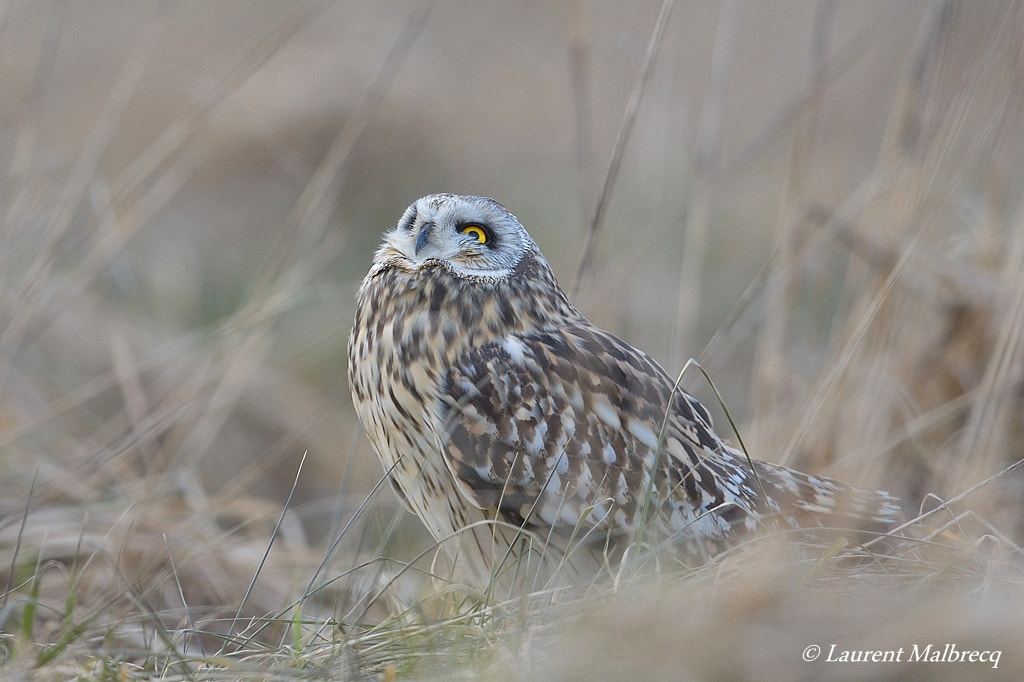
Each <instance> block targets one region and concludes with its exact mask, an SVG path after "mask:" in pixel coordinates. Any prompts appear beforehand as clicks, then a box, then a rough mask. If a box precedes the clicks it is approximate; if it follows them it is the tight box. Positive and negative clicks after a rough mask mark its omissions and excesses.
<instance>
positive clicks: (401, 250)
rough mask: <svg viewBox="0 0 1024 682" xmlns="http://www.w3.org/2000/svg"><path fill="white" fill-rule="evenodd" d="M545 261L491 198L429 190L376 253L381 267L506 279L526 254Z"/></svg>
mask: <svg viewBox="0 0 1024 682" xmlns="http://www.w3.org/2000/svg"><path fill="white" fill-rule="evenodd" d="M527 256H530V257H532V258H533V259H537V260H539V261H541V262H543V257H542V256H541V255H540V251H539V249H538V248H537V245H536V243H534V241H533V239H531V238H530V235H529V234H527V232H526V230H525V229H524V228H523V226H522V225H521V224H520V223H519V220H517V219H516V217H515V216H514V215H512V214H511V213H509V212H508V211H507V210H506V209H505V207H503V206H502V205H501V204H499V203H498V202H496V201H494V200H493V199H487V198H485V197H474V196H459V195H457V194H431V195H430V196H426V197H423V198H422V199H420V200H418V201H417V202H416V203H414V204H413V205H412V206H410V207H409V208H407V209H406V211H405V213H404V214H403V215H402V218H401V220H399V221H398V225H397V226H396V227H395V229H393V230H391V231H390V232H388V233H386V234H385V235H384V243H383V245H382V246H381V248H380V249H379V250H378V251H377V254H376V255H375V256H374V264H375V265H377V266H380V265H382V264H384V263H387V262H389V261H390V263H391V264H392V265H395V266H397V267H401V268H403V269H406V270H410V271H415V270H419V269H421V268H423V267H437V266H441V267H444V268H445V269H446V270H448V271H449V272H450V273H451V274H453V275H454V276H456V277H460V278H484V279H489V280H495V279H504V278H507V277H508V276H509V275H511V274H512V273H513V272H515V270H516V268H517V266H519V265H520V264H521V263H522V262H523V260H524V258H526V257H527Z"/></svg>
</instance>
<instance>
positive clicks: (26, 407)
mask: <svg viewBox="0 0 1024 682" xmlns="http://www.w3.org/2000/svg"><path fill="white" fill-rule="evenodd" d="M363 4H365V5H366V6H360V7H352V6H349V4H344V5H334V4H330V3H327V4H318V3H308V4H306V3H304V4H295V5H282V4H279V3H251V2H245V3H237V4H231V3H217V4H207V3H188V2H183V3H180V4H174V3H160V4H153V3H124V4H119V3H106V4H102V5H95V6H85V5H79V4H66V3H52V4H45V3H7V4H4V5H2V7H0V93H2V96H0V150H2V153H0V159H3V161H4V164H3V179H2V181H0V199H2V200H0V210H2V222H0V674H2V676H3V677H4V678H5V679H39V680H48V679H84V680H94V679H95V680H114V679H117V680H121V679H141V678H158V679H167V680H177V679H213V680H220V679H223V680H229V679H230V680H236V679H298V678H308V677H313V678H330V679H367V678H368V679H393V678H395V677H396V676H397V677H399V678H402V679H406V678H452V677H456V678H465V679H480V678H486V679H561V680H577V679H580V680H593V679H672V680H679V679H712V678H718V679H753V678H757V679H765V678H767V679H829V678H836V679H838V678H842V679H849V678H866V679H867V678H870V679H962V678H964V677H976V678H979V679H980V678H985V679H988V678H989V677H992V678H997V677H1000V676H1001V677H1005V678H1007V679H1017V678H1019V677H1020V675H1021V673H1022V672H1024V658H1022V657H1021V654H1020V652H1019V646H1016V645H1017V644H1018V643H1019V642H1020V641H1021V640H1022V639H1024V616H1021V614H1020V609H1019V608H1016V605H1017V604H1019V603H1020V602H1021V600H1022V598H1024V575H1022V571H1021V569H1022V557H1021V552H1020V543H1021V542H1022V539H1024V514H1022V503H1021V500H1022V499H1024V478H1022V476H1021V472H1020V471H1018V470H1015V469H1013V468H1012V467H1013V465H1014V463H1015V462H1018V461H1020V460H1022V459H1024V446H1022V443H1024V438H1022V436H1024V429H1022V422H1021V417H1020V415H1021V414H1022V413H1024V405H1022V401H1024V392H1022V391H1021V386H1022V383H1021V382H1022V376H1024V375H1022V363H1024V357H1022V354H1024V342H1022V338H1021V334H1022V330H1024V192H1022V191H1021V188H1022V187H1024V138H1022V137H1021V135H1020V134H1019V131H1020V130H1021V129H1022V128H1024V39H1022V37H1021V36H1024V12H1022V9H1021V6H1020V5H1019V4H1018V3H1013V2H1005V3H998V2H993V3H985V4H977V3H971V4H970V5H968V4H967V3H963V4H958V3H919V4H897V3H889V2H880V3H878V4H875V5H872V4H868V3H864V2H849V3H847V2H823V3H820V4H818V5H810V4H803V5H796V6H790V5H786V4H782V3H749V4H744V3H738V2H730V1H729V0H726V2H724V3H723V4H722V5H716V4H711V3H693V4H687V3H664V4H662V3H652V4H651V5H650V6H646V5H644V6H640V5H635V4H634V5H632V6H631V7H630V9H629V10H628V11H627V10H626V9H624V8H619V7H617V6H615V5H612V6H598V5H592V4H590V3H586V2H580V1H576V0H573V1H571V2H569V3H568V5H567V6H561V5H555V4H553V3H535V4H527V5H522V4H514V5H512V4H509V5H500V4H496V3H495V4H485V5H480V4H477V3H456V2H438V3H433V2H422V3H418V4H417V5H415V6H413V5H409V4H406V3H398V4H396V6H394V7H383V6H376V5H373V4H371V3H363ZM499 27H500V28H499ZM467 37H470V39H467ZM606 159H611V162H610V163H606V162H605V160H606ZM440 190H452V191H459V192H467V193H468V192H472V193H479V194H486V195H490V196H494V197H496V198H497V199H499V200H500V201H502V202H503V203H505V204H506V205H507V206H508V207H509V208H510V209H511V210H513V211H514V212H515V213H517V214H518V215H519V216H520V218H522V220H523V222H524V224H526V225H527V227H528V228H530V229H531V231H532V232H533V233H534V234H535V236H536V237H537V239H538V241H539V242H540V244H541V246H542V247H543V248H544V249H545V251H546V252H547V253H548V255H549V256H550V258H551V260H552V262H553V263H554V266H555V269H556V271H557V272H558V273H559V274H560V276H561V279H562V281H563V282H565V283H566V284H567V285H568V284H570V283H572V282H578V283H579V287H580V291H579V302H580V304H581V306H582V307H583V308H584V310H585V311H586V312H587V314H588V315H590V316H591V317H592V318H593V319H594V320H595V321H597V322H599V323H600V324H602V325H604V326H607V327H609V328H612V329H613V330H614V331H616V332H617V333H619V334H620V335H622V336H624V337H625V338H627V339H629V340H630V341H632V342H634V343H635V344H636V345H639V346H641V347H644V348H646V349H649V350H650V351H651V352H652V353H654V354H655V355H656V356H657V357H659V358H660V359H662V360H663V361H664V362H665V363H666V366H668V367H669V368H670V369H671V368H678V367H682V365H683V363H684V361H685V360H686V359H687V358H688V357H689V356H692V355H695V356H697V358H698V359H699V360H700V361H701V364H702V365H703V366H704V367H705V368H707V370H708V371H709V373H710V375H711V377H712V378H713V379H714V380H715V383H716V385H718V386H719V388H720V389H721V390H722V392H723V394H724V395H725V396H726V400H727V403H728V406H729V410H730V413H731V414H732V415H733V416H734V417H736V419H737V422H738V423H739V424H740V428H741V430H742V431H743V439H744V441H745V442H746V443H747V445H748V446H749V447H750V449H751V453H752V455H753V456H755V457H758V458H761V459H767V460H770V461H779V462H783V463H786V464H789V465H792V466H796V467H798V468H803V469H806V470H810V471H814V472H818V473H825V474H828V475H832V476H834V477H837V478H841V479H845V480H850V481H852V482H856V483H860V484H863V485H872V486H878V487H883V488H888V489H890V490H892V491H893V492H896V493H898V494H900V495H902V496H903V497H904V498H905V499H907V500H911V501H915V502H917V503H919V504H920V509H921V512H922V515H923V518H920V519H918V520H917V521H916V522H915V523H913V524H911V525H910V526H908V527H907V528H906V529H904V530H903V531H901V534H904V533H905V534H906V535H907V537H908V539H905V540H902V541H894V540H891V539H890V540H887V542H886V543H885V546H884V547H883V546H881V544H879V545H878V546H872V547H868V548H866V549H865V548H859V547H855V546H844V545H842V544H837V545H832V546H829V545H822V546H819V545H814V544H809V543H808V542H807V541H806V539H804V538H799V539H797V541H796V542H795V543H786V544H779V543H777V542H775V540H774V539H758V540H754V541H751V542H750V543H748V544H747V545H746V546H744V547H741V548H739V549H738V550H736V551H734V552H731V553H729V554H727V555H724V556H722V557H719V558H718V559H717V560H716V561H714V562H712V563H711V564H710V565H708V566H705V567H703V568H701V569H698V570H692V569H691V570H682V569H675V568H672V567H667V566H662V567H660V569H659V570H657V571H653V570H650V567H649V566H648V567H642V566H641V567H640V568H637V569H636V570H631V571H627V572H624V573H622V574H617V575H615V576H612V577H613V578H614V579H613V580H609V581H605V582H599V583H596V584H595V585H593V586H591V587H590V588H589V589H587V590H583V591H582V593H580V594H573V595H565V594H557V593H554V594H553V593H542V592H541V593H534V594H527V595H524V596H523V597H522V598H521V599H517V600H513V601H511V602H499V603H494V602H492V601H488V600H486V599H481V598H480V597H479V595H472V594H467V593H466V592H465V591H464V590H460V589H457V588H456V587H454V586H450V587H449V586H446V585H444V584H443V583H442V582H439V581H437V580H431V579H430V578H429V577H428V575H427V573H428V572H429V570H430V567H431V559H432V556H433V551H432V548H431V546H430V544H429V542H428V541H427V539H426V538H425V536H424V533H423V532H422V530H421V529H420V528H419V527H418V525H417V523H416V521H415V520H414V519H411V518H409V517H408V516H405V515H404V514H403V513H401V512H399V511H398V510H397V509H395V506H394V502H393V500H392V498H391V497H390V493H389V491H387V490H386V487H385V488H382V489H379V490H378V489H377V488H374V485H375V484H376V483H377V482H378V480H379V479H378V477H379V468H378V466H377V463H376V462H375V461H373V458H372V455H371V454H370V453H369V451H368V448H367V447H366V444H365V442H363V441H362V440H361V438H360V436H359V432H358V428H357V426H356V424H355V421H354V419H353V416H352V413H351V407H350V405H349V401H348V397H347V386H346V384H345V381H344V359H343V358H344V343H345V337H346V334H347V331H348V326H349V320H350V319H351V306H352V301H351V297H352V292H353V291H354V288H355V285H356V283H357V282H358V280H359V279H360V278H361V277H362V274H363V273H364V272H365V269H366V267H367V263H368V262H369V254H370V251H371V249H372V248H373V246H374V244H375V242H376V240H377V237H378V235H379V233H380V232H381V231H383V229H384V228H385V227H386V226H387V225H388V224H389V223H391V222H393V220H394V219H395V218H396V217H397V216H398V215H399V213H400V212H401V210H402V209H403V208H404V207H405V206H406V205H407V204H408V203H409V202H410V201H411V200H412V199H414V198H415V197H417V196H419V195H422V194H425V193H428V192H431V191H440ZM559 225H561V226H563V227H562V228H561V229H560V230H559V229H558V228H556V226H559ZM576 264H581V267H580V269H579V270H578V271H577V272H575V273H574V272H573V267H574V266H575V265H576ZM624 283H628V286H626V285H624ZM730 309H731V312H730ZM665 311H672V312H671V314H666V312H665ZM702 347H703V348H704V349H705V350H703V351H702V352H699V353H698V352H697V350H698V349H700V348H702ZM688 389H690V390H693V391H695V392H696V393H697V394H698V395H700V396H701V397H702V399H704V400H705V402H708V403H709V404H710V403H713V400H712V395H713V394H712V393H711V392H710V391H709V390H708V389H707V387H706V386H703V385H702V384H701V382H700V381H699V380H698V375H696V374H694V375H693V377H692V380H691V381H689V383H688ZM719 412H720V411H719ZM718 423H719V424H720V425H722V424H725V423H726V421H725V420H724V418H722V417H721V416H720V417H719V419H718ZM947 643H953V644H955V646H956V647H957V648H959V649H961V650H969V649H977V650H1000V651H1002V652H1003V653H1002V656H1001V660H1000V663H999V667H998V669H992V667H991V665H987V664H980V663H955V664H954V663H917V664H914V663H901V664H895V663H858V664H853V663H850V664H840V663H828V662H824V661H823V660H819V661H818V662H815V663H807V662H804V661H803V660H801V655H802V652H803V651H804V650H805V648H806V647H808V646H810V645H812V644H816V645H819V646H821V647H823V649H824V650H825V653H823V654H822V656H823V657H824V656H825V655H826V654H827V652H828V650H829V646H830V645H832V644H836V645H837V647H838V650H869V649H870V650H889V649H897V648H900V647H903V648H904V649H905V650H907V653H906V654H905V655H904V660H907V657H909V651H910V648H911V647H912V646H913V645H915V644H916V645H918V646H920V647H923V646H925V645H927V644H933V645H936V646H939V647H942V646H945V644H947Z"/></svg>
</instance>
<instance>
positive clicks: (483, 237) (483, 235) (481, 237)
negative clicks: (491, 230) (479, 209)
mask: <svg viewBox="0 0 1024 682" xmlns="http://www.w3.org/2000/svg"><path fill="white" fill-rule="evenodd" d="M462 234H471V235H473V236H474V237H476V240H477V241H478V242H480V243H481V244H486V243H487V232H485V231H484V228H482V227H480V226H479V225H466V226H465V227H463V228H462Z"/></svg>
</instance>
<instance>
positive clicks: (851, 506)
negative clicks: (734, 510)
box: [754, 462, 905, 533]
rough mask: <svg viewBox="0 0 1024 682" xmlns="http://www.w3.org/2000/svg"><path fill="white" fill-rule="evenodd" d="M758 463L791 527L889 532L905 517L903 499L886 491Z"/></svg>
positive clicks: (761, 474) (771, 492)
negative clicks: (867, 488)
mask: <svg viewBox="0 0 1024 682" xmlns="http://www.w3.org/2000/svg"><path fill="white" fill-rule="evenodd" d="M754 465H755V467H756V468H757V474H758V476H759V477H760V478H761V482H762V484H763V485H764V487H765V492H766V493H767V494H768V496H769V497H770V498H772V499H773V500H774V501H775V503H776V504H777V505H778V512H779V513H780V514H781V516H782V517H783V518H784V519H785V520H786V522H787V523H788V524H789V525H791V526H794V527H799V528H807V527H814V526H819V527H827V528H836V529H842V528H848V529H855V530H862V531H871V532H877V533H885V532H886V531H887V530H890V529H892V528H895V527H896V526H897V525H898V524H899V523H900V521H902V520H903V519H904V518H905V513H904V509H903V505H902V504H901V501H900V500H899V499H898V498H897V497H895V496H893V495H891V494H889V493H887V492H885V491H882V490H865V489H863V488H857V487H855V486H852V485H848V484H846V483H841V482H839V481H833V480H832V479H830V478H824V477H822V476H812V475H810V474H805V473H803V472H800V471H794V470H793V469H787V468H786V467H782V466H778V465H775V464H768V463H766V462H755V463H754Z"/></svg>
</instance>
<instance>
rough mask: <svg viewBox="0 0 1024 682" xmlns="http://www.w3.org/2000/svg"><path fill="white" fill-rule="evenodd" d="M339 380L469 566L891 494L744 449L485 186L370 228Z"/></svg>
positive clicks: (589, 559)
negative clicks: (578, 291) (575, 284)
mask: <svg viewBox="0 0 1024 682" xmlns="http://www.w3.org/2000/svg"><path fill="white" fill-rule="evenodd" d="M349 381H350V384H351V388H352V397H353V401H354V404H355V406H356V411H357V413H358V416H359V419H360V421H361V422H362V425H363V427H364V429H365V430H366V433H367V434H368V436H369V439H370V443H371V444H372V446H373V448H374V450H375V451H376V453H377V455H378V456H379V457H380V459H381V462H382V463H383V465H384V467H385V469H386V471H387V472H388V474H389V475H390V477H391V480H392V482H393V483H394V484H395V487H396V488H397V490H398V492H399V494H400V496H401V497H402V498H403V499H404V501H405V502H406V504H407V506H408V507H409V508H410V509H411V511H413V512H414V513H415V514H416V515H417V516H419V518H420V519H421V520H422V521H423V522H424V523H425V524H426V526H427V528H428V529H429V531H430V532H431V534H432V535H433V536H434V538H435V539H436V540H437V541H438V543H439V544H440V545H441V546H442V547H444V548H445V550H446V552H447V553H448V555H449V556H450V557H451V558H452V560H453V562H454V565H455V567H456V569H457V570H458V572H459V574H460V576H462V577H463V578H464V579H466V580H469V581H471V582H476V583H478V584H482V585H486V584H487V583H488V582H489V581H491V580H493V578H494V575H495V574H498V573H500V572H501V571H504V570H512V569H515V570H519V571H522V565H523V562H524V561H526V559H530V560H531V563H528V564H527V565H529V566H531V567H532V566H535V565H536V564H535V563H533V562H532V559H533V558H535V557H536V558H538V559H542V560H543V561H541V562H540V563H544V562H547V563H548V564H550V565H553V566H555V567H557V568H558V569H560V570H563V571H565V572H567V574H570V575H578V574H579V573H580V572H590V571H593V570H594V569H595V566H598V565H602V564H604V565H606V564H607V561H608V557H609V556H614V555H615V553H616V552H617V551H618V550H620V549H621V548H622V547H624V546H626V545H627V544H628V543H630V542H633V541H635V540H636V539H637V533H638V532H639V531H640V530H641V529H642V530H643V531H644V532H645V534H649V537H650V538H653V539H654V541H655V542H657V543H661V544H663V545H667V546H672V547H677V548H679V549H680V554H681V555H685V556H687V557H690V558H697V559H698V560H700V559H702V558H706V557H708V556H711V555H713V554H715V553H716V552H718V551H720V550H721V549H722V548H723V547H725V546H727V545H729V544H730V543H732V542H734V541H736V540H737V539H739V538H741V537H744V536H745V535H747V534H749V533H750V532H753V531H758V530H761V529H764V528H784V527H800V526H805V525H812V526H813V525H817V526H832V525H839V526H851V525H857V524H859V523H869V524H887V523H890V522H891V521H892V520H893V519H894V517H895V514H896V513H897V506H896V504H895V501H894V500H893V499H892V498H891V497H890V496H889V495H888V494H886V493H881V492H871V491H862V490H858V489H856V488H852V487H850V486H847V485H845V484H842V483H838V482H834V481H831V480H829V479H826V478H821V477H816V476H810V475H807V474H804V473H801V472H797V471H793V470H790V469H786V468H784V467H780V466H776V465H772V464H767V463H764V462H758V461H754V462H753V463H752V465H751V462H750V461H749V460H748V459H747V458H746V456H745V455H743V454H742V453H740V452H738V451H736V450H734V449H733V448H731V447H729V446H728V445H726V444H725V443H724V442H723V441H722V440H721V439H720V438H719V437H718V436H717V435H716V434H715V432H714V430H713V428H712V424H711V418H710V416H709V414H708V412H707V410H706V409H705V408H704V407H703V406H702V405H701V404H700V403H698V402H697V400H695V399H694V398H693V397H691V396H689V395H687V394H686V393H684V392H682V391H679V390H678V389H676V390H675V392H673V383H674V382H673V379H672V378H671V377H670V376H669V375H668V374H667V373H666V372H665V371H664V370H663V369H662V368H661V367H660V366H659V365H658V363H657V362H655V361H654V360H653V359H652V358H651V357H650V356H648V355H647V354H645V353H644V352H643V351H640V350H637V349H636V348H633V347H632V346H630V345H629V344H627V343H625V342H624V341H622V340H620V339H618V338H616V337H615V336H613V335H612V334H609V333H608V332H605V331H603V330H601V329H599V328H597V327H595V326H594V325H593V324H591V323H590V322H589V321H587V319H586V318H584V317H583V315H581V314H580V313H579V312H578V311H577V310H576V309H575V308H574V307H573V305H572V304H571V303H570V302H569V300H568V298H567V297H566V295H565V294H564V293H563V291H562V289H561V288H560V287H559V285H558V283H557V282H556V280H555V277H554V275H553V273H552V271H551V269H550V267H549V266H548V264H547V262H546V261H545V260H544V257H543V255H541V253H540V250H539V249H538V247H537V245H536V244H535V243H534V241H533V239H532V238H531V237H530V236H529V234H527V232H526V230H525V229H524V228H523V227H522V225H520V223H519V221H518V220H517V219H516V218H515V216H513V215H512V214H511V213H509V212H508V211H507V210H505V209H504V208H503V207H502V206H501V205H500V204H498V203H497V202H495V201H493V200H491V199H485V198H482V197H471V196H456V195H451V194H438V195H432V196H428V197H424V198H422V199H420V200H419V201H417V202H416V203H414V204H413V205H412V206H410V207H409V208H408V209H407V210H406V212H405V214H404V215H403V216H402V218H401V220H400V221H399V222H398V225H397V226H396V227H395V228H394V229H393V230H391V231H390V232H388V233H387V234H386V235H385V237H384V243H383V245H382V246H381V248H380V249H379V250H378V251H377V253H376V255H375V257H374V262H373V266H372V267H371V269H370V272H369V274H367V276H366V278H365V279H364V280H363V283H362V286H361V287H360V288H359V293H358V294H357V305H356V316H355V325H354V328H353V330H352V335H351V337H350V339H349ZM644 539H647V538H646V537H645V538H644ZM510 567H511V569H510ZM531 570H532V569H531Z"/></svg>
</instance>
